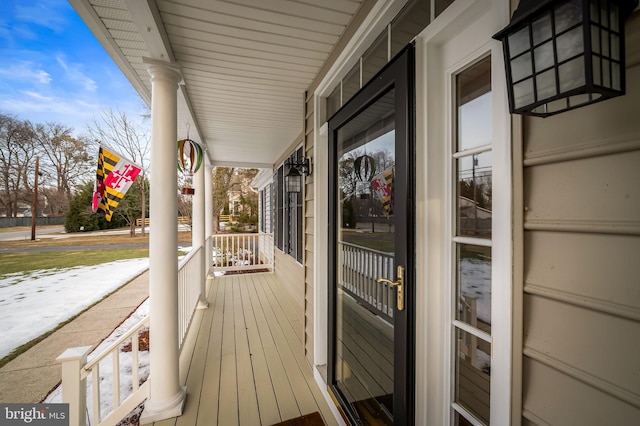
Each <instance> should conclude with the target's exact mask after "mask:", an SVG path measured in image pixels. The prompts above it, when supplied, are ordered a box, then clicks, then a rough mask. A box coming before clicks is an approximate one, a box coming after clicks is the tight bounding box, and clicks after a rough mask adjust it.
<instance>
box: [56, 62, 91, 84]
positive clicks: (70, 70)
mask: <svg viewBox="0 0 640 426" xmlns="http://www.w3.org/2000/svg"><path fill="white" fill-rule="evenodd" d="M56 61H58V64H59V65H60V67H62V69H63V70H64V72H65V76H66V78H67V79H68V80H70V81H72V82H75V83H77V84H79V85H80V86H82V87H83V88H84V90H86V91H88V92H95V91H96V90H97V89H98V83H96V82H95V80H94V79H92V78H91V77H89V76H87V75H86V74H84V73H83V72H82V71H80V68H81V67H82V65H80V64H74V63H72V64H67V63H66V62H65V60H64V59H63V58H62V57H61V56H57V57H56Z"/></svg>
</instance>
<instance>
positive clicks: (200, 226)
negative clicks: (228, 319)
mask: <svg viewBox="0 0 640 426" xmlns="http://www.w3.org/2000/svg"><path fill="white" fill-rule="evenodd" d="M204 170H205V168H204V164H203V165H202V166H201V167H200V168H199V169H198V171H197V172H196V173H195V174H194V175H193V189H195V193H194V194H193V199H192V204H191V245H192V246H193V248H194V249H197V248H198V247H200V248H201V250H200V251H199V254H198V257H199V258H200V259H199V261H200V273H199V274H198V275H197V282H196V283H193V284H194V285H197V286H198V287H200V299H199V300H198V308H199V309H203V308H206V307H208V306H209V304H208V303H207V297H206V294H205V293H206V289H205V282H206V280H205V278H206V276H205V274H206V273H207V271H206V269H205V264H204V257H205V248H204V241H205V235H204V232H205V231H204V228H205V225H204V198H205V191H206V189H205V185H204V180H205V179H204V174H205V173H204Z"/></svg>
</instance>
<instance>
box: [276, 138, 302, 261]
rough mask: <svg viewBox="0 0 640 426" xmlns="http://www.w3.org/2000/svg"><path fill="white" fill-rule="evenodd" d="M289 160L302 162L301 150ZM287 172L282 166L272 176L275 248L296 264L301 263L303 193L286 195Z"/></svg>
mask: <svg viewBox="0 0 640 426" xmlns="http://www.w3.org/2000/svg"><path fill="white" fill-rule="evenodd" d="M289 158H290V159H291V160H294V161H295V160H298V161H299V160H302V158H303V155H302V148H299V149H298V150H297V151H295V152H294V153H293V154H291V156H290V157H289ZM287 172H288V170H286V168H285V167H284V165H282V166H280V167H279V168H278V171H277V173H276V174H275V176H274V186H275V190H274V191H273V192H274V195H275V200H274V209H273V211H274V218H275V221H274V224H275V238H276V246H277V247H278V248H279V249H280V250H282V251H283V252H285V253H287V254H289V255H291V256H292V257H293V258H295V259H296V260H297V261H298V262H302V253H303V247H302V235H303V230H302V221H303V217H302V203H303V197H304V192H300V193H287V192H286V190H285V178H284V177H285V175H286V174H287Z"/></svg>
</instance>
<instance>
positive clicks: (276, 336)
mask: <svg viewBox="0 0 640 426" xmlns="http://www.w3.org/2000/svg"><path fill="white" fill-rule="evenodd" d="M209 284H210V287H209V297H208V299H209V308H208V309H205V310H202V311H199V312H198V313H197V315H196V317H195V319H194V323H193V325H192V329H191V330H190V332H189V335H190V336H189V337H188V340H187V342H186V343H185V348H184V350H183V356H182V358H181V364H183V365H181V369H180V371H181V381H182V383H183V384H186V386H187V399H186V403H185V407H184V413H183V415H182V416H181V417H177V418H172V419H168V420H163V421H161V422H156V423H155V425H158V426H168V425H188V426H193V425H207V426H208V425H225V426H226V425H273V424H276V423H279V422H282V421H285V420H289V419H292V418H296V417H299V416H301V415H305V414H309V413H313V412H316V411H317V412H320V414H321V415H322V417H323V419H324V421H325V423H326V424H327V425H334V424H337V422H336V420H335V418H334V417H333V414H332V412H331V409H330V408H329V405H328V404H327V402H326V400H325V399H324V396H323V394H322V393H321V391H320V389H319V388H318V385H317V383H316V381H315V380H314V377H313V373H312V370H311V367H310V366H309V364H308V363H307V361H306V360H305V358H304V347H303V342H302V336H301V330H300V323H299V320H298V317H297V316H296V314H295V312H294V309H295V308H294V307H295V306H296V303H295V302H294V300H293V299H292V297H291V296H290V295H289V293H287V291H286V290H285V289H284V288H283V287H282V285H281V284H280V283H279V282H278V280H277V279H276V277H275V276H274V275H273V274H270V273H256V274H239V275H227V276H223V277H217V278H215V279H213V280H210V282H209ZM186 358H188V359H186ZM183 376H184V377H183Z"/></svg>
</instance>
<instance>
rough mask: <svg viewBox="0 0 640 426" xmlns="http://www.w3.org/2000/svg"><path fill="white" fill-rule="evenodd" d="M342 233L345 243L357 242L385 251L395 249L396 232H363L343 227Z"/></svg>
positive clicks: (362, 245) (372, 248)
mask: <svg viewBox="0 0 640 426" xmlns="http://www.w3.org/2000/svg"><path fill="white" fill-rule="evenodd" d="M341 234H342V235H341V238H342V241H344V242H345V243H350V244H355V245H358V246H361V247H366V248H369V249H371V250H378V251H382V252H385V253H390V252H393V251H394V247H395V242H394V238H395V234H394V233H392V232H362V231H352V230H348V229H342V230H341Z"/></svg>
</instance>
